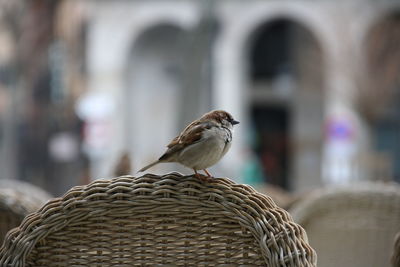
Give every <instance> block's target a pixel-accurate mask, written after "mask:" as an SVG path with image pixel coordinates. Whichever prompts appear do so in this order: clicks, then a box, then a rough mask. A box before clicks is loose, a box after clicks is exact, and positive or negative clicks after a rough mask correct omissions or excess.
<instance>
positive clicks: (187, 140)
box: [160, 121, 213, 160]
mask: <svg viewBox="0 0 400 267" xmlns="http://www.w3.org/2000/svg"><path fill="white" fill-rule="evenodd" d="M212 125H213V123H211V122H201V121H194V122H192V123H191V124H189V125H188V126H187V127H186V128H185V130H183V132H182V133H181V134H180V135H178V136H177V137H175V138H174V139H173V140H172V141H171V142H170V143H169V144H168V145H167V147H168V150H167V151H166V152H165V153H164V155H162V156H161V157H160V160H168V158H169V157H170V156H171V155H173V154H174V153H176V152H178V151H180V150H182V149H184V148H185V147H186V146H188V145H192V144H194V143H197V142H198V141H200V139H201V137H202V135H203V132H204V131H205V130H207V129H210V128H211V127H212Z"/></svg>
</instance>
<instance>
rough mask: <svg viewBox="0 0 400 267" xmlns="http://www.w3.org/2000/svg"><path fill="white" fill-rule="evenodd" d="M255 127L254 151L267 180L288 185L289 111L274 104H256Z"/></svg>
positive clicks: (283, 185)
mask: <svg viewBox="0 0 400 267" xmlns="http://www.w3.org/2000/svg"><path fill="white" fill-rule="evenodd" d="M251 118H252V123H253V125H254V129H255V133H256V136H255V140H256V142H255V144H254V151H255V153H256V155H257V156H258V158H259V159H260V162H261V164H262V168H263V173H264V177H265V178H266V182H268V183H270V184H273V185H278V186H281V187H283V188H286V187H287V186H288V181H287V177H288V166H289V164H288V161H289V159H288V111H287V109H286V108H282V107H277V106H276V107H273V106H254V107H253V108H252V110H251Z"/></svg>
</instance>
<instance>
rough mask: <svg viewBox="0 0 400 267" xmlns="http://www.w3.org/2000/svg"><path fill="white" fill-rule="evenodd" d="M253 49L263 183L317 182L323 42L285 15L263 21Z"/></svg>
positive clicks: (256, 140) (252, 98) (252, 96)
mask: <svg viewBox="0 0 400 267" xmlns="http://www.w3.org/2000/svg"><path fill="white" fill-rule="evenodd" d="M249 48H250V50H249V63H250V64H249V73H248V76H249V78H250V81H249V83H250V89H249V114H250V116H251V122H252V126H253V129H254V136H253V140H252V141H251V143H252V148H253V151H254V153H255V154H256V155H257V158H258V162H259V165H260V166H261V169H262V174H263V182H267V183H270V184H273V185H277V186H280V187H283V188H286V189H299V188H300V187H307V186H308V185H309V184H314V186H315V185H318V184H319V183H320V182H319V181H320V166H321V164H320V159H321V155H320V153H321V142H322V119H323V118H322V113H323V112H322V108H323V106H322V105H323V101H322V92H323V90H322V87H323V83H322V81H323V78H322V76H323V75H322V71H323V70H322V68H321V65H322V52H321V48H320V47H319V44H318V42H317V41H316V39H315V38H314V36H313V34H312V33H311V32H310V31H309V30H308V29H307V28H306V27H304V26H303V25H301V24H299V23H296V22H294V21H292V20H289V19H285V18H280V19H276V20H273V21H269V22H266V23H265V24H263V25H261V26H260V27H259V28H258V29H257V30H256V31H255V32H254V34H253V36H252V40H251V42H250V47H249ZM303 157H306V159H304V158H303ZM303 177H307V179H308V181H304V180H302V178H303Z"/></svg>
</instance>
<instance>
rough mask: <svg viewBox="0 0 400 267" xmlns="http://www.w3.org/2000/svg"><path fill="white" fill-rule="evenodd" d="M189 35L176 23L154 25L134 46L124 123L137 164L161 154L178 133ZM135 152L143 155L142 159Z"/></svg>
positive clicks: (127, 72) (128, 71)
mask: <svg viewBox="0 0 400 267" xmlns="http://www.w3.org/2000/svg"><path fill="white" fill-rule="evenodd" d="M185 35H186V33H185V31H184V30H183V29H182V28H181V27H178V26H176V25H173V24H159V25H154V26H153V27H150V28H147V30H146V31H144V32H142V33H140V34H139V35H138V36H137V38H136V39H135V40H134V42H133V44H132V46H131V49H130V53H129V56H128V60H127V65H126V75H125V80H126V90H125V93H124V100H125V106H126V107H125V123H124V124H125V128H126V133H125V144H126V147H129V150H130V151H131V152H132V155H133V161H134V166H138V167H139V165H144V164H145V163H148V162H147V161H151V160H154V159H156V158H158V157H159V156H160V155H161V153H162V152H163V151H161V150H160V149H162V148H163V147H164V146H165V144H167V143H168V141H169V139H170V138H172V137H173V136H174V135H175V134H176V126H177V121H176V117H177V116H176V114H178V113H179V107H180V105H179V101H180V98H179V97H180V95H181V93H180V92H181V90H182V71H183V57H182V56H181V51H182V50H183V48H184V42H185ZM149 119H150V120H151V121H149ZM155 122H157V123H155ZM149 133H152V134H154V136H153V137H154V138H153V137H151V136H149ZM155 137H157V138H155ZM135 155H141V157H140V159H137V158H136V157H135Z"/></svg>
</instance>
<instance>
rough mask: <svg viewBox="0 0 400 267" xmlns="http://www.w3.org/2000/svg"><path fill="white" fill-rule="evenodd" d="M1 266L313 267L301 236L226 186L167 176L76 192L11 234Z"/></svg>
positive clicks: (258, 197)
mask: <svg viewBox="0 0 400 267" xmlns="http://www.w3.org/2000/svg"><path fill="white" fill-rule="evenodd" d="M0 265H1V266H7V265H10V266H315V265H316V254H315V252H314V250H313V249H312V248H311V247H310V246H309V245H308V242H307V237H306V234H305V232H304V230H303V229H302V228H301V227H300V226H299V225H297V224H296V223H294V222H293V221H292V219H291V216H290V215H289V214H288V213H287V212H286V211H285V210H283V209H281V208H279V207H277V206H276V205H275V204H274V203H273V201H272V200H271V199H270V198H269V197H266V196H264V195H262V194H259V193H257V192H256V191H254V189H252V188H251V187H249V186H246V185H239V184H236V183H234V182H232V181H231V180H229V179H226V178H215V179H214V180H213V182H210V183H204V182H201V181H199V180H198V179H197V178H196V177H193V176H182V175H181V174H178V173H170V174H167V175H164V176H156V175H152V174H146V175H144V176H142V177H138V178H134V177H131V176H122V177H118V178H114V179H111V180H97V181H95V182H93V183H91V184H89V185H87V186H79V187H74V188H72V189H71V190H69V191H68V192H67V193H66V194H65V195H64V196H63V197H62V198H56V199H54V200H52V201H50V202H48V203H47V204H46V205H45V206H43V207H42V208H41V209H40V210H39V211H38V212H37V213H34V214H31V215H29V216H28V217H26V218H25V220H24V221H23V222H22V224H21V225H20V227H19V228H15V229H14V230H13V231H10V232H9V234H8V235H7V237H6V240H5V243H4V246H3V247H2V248H1V249H0Z"/></svg>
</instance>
